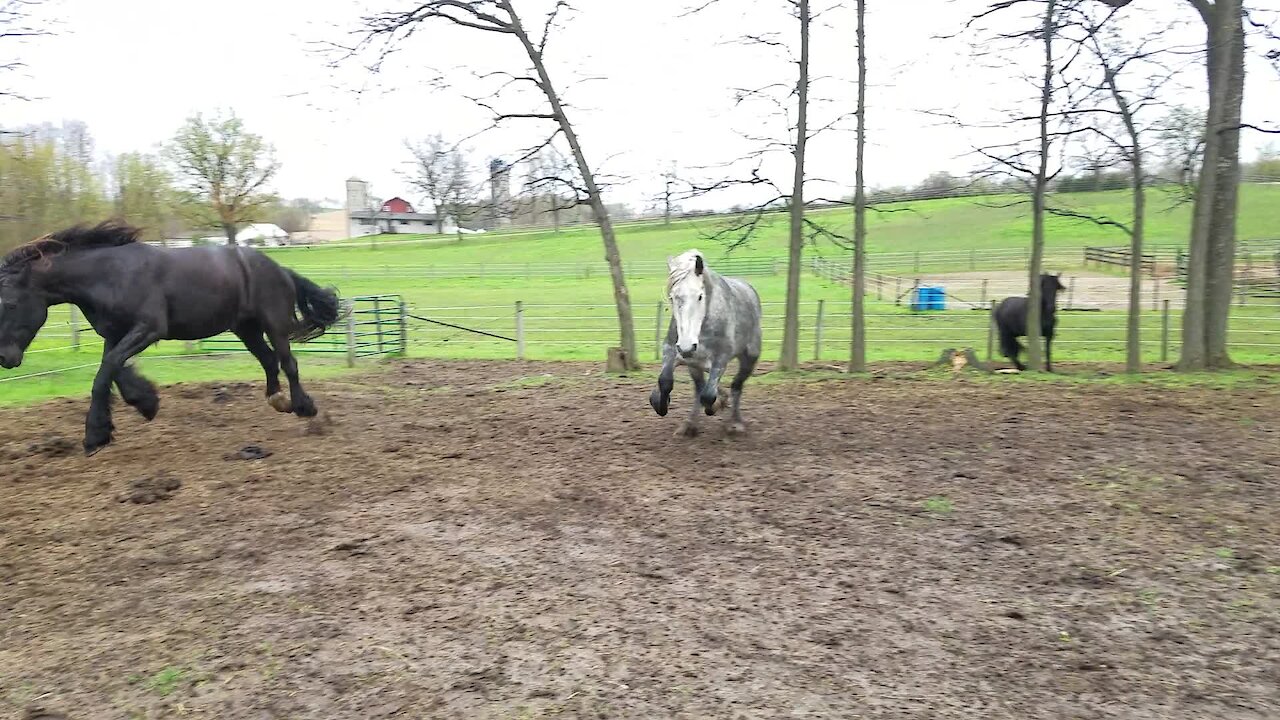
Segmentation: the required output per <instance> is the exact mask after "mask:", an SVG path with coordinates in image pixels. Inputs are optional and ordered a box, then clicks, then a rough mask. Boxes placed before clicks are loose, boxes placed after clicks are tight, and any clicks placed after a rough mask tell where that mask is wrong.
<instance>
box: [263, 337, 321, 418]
mask: <svg viewBox="0 0 1280 720" xmlns="http://www.w3.org/2000/svg"><path fill="white" fill-rule="evenodd" d="M271 345H272V347H274V348H275V349H276V358H278V359H279V361H280V369H282V370H284V376H285V377H286V378H288V380H289V397H290V398H291V399H292V401H293V403H292V405H291V407H290V409H291V410H292V411H293V414H294V415H297V416H298V417H315V414H316V404H315V401H313V400H312V399H311V396H310V395H308V394H307V391H306V390H303V389H302V381H301V380H299V379H298V361H297V360H295V359H294V357H293V351H291V350H290V349H289V335H288V333H286V332H282V331H280V330H272V332H271Z"/></svg>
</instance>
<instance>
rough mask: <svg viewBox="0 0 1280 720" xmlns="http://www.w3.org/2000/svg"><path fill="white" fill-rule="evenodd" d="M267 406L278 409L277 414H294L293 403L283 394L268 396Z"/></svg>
mask: <svg viewBox="0 0 1280 720" xmlns="http://www.w3.org/2000/svg"><path fill="white" fill-rule="evenodd" d="M267 404H268V405H270V406H271V407H273V408H275V409H276V412H282V413H287V412H293V403H292V402H290V401H289V396H288V395H285V394H284V393H282V392H278V393H276V394H275V395H268V396H267Z"/></svg>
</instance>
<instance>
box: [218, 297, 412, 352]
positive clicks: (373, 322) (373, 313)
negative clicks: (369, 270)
mask: <svg viewBox="0 0 1280 720" xmlns="http://www.w3.org/2000/svg"><path fill="white" fill-rule="evenodd" d="M406 320H407V318H406V315H405V304H404V300H403V299H402V298H401V297H400V296H399V295H357V296H355V297H352V298H349V299H346V300H343V301H342V309H341V313H340V315H339V320H338V322H337V323H336V324H334V326H333V327H331V328H329V330H328V331H327V332H325V334H323V335H321V336H320V337H318V338H315V339H314V340H311V341H309V342H305V343H297V344H294V345H292V350H293V352H294V353H296V354H304V353H305V354H313V353H328V354H342V355H345V356H346V358H347V365H348V366H351V365H355V363H356V359H357V358H361V357H370V356H377V355H404V354H405V353H406V351H407V350H408V341H409V338H408V333H407V327H406ZM199 348H200V349H201V350H203V351H206V352H236V351H244V352H248V351H247V350H246V349H245V347H244V343H242V342H240V339H239V338H237V337H236V336H235V335H233V334H231V333H223V334H222V335H218V336H216V337H212V338H207V339H205V340H201V341H200V342H199Z"/></svg>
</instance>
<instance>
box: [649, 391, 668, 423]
mask: <svg viewBox="0 0 1280 720" xmlns="http://www.w3.org/2000/svg"><path fill="white" fill-rule="evenodd" d="M670 401H671V397H670V396H669V395H664V394H662V392H661V391H660V390H654V391H653V392H651V393H649V405H651V406H652V407H653V411H654V412H656V413H658V417H666V416H667V407H668V405H670Z"/></svg>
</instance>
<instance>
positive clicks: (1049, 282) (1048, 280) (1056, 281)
mask: <svg viewBox="0 0 1280 720" xmlns="http://www.w3.org/2000/svg"><path fill="white" fill-rule="evenodd" d="M1066 289H1067V286H1066V285H1063V284H1062V273H1058V274H1057V275H1050V274H1049V273H1044V274H1042V275H1041V276H1040V296H1041V297H1046V298H1047V297H1052V296H1054V295H1057V294H1058V292H1059V291H1062V290H1066Z"/></svg>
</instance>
